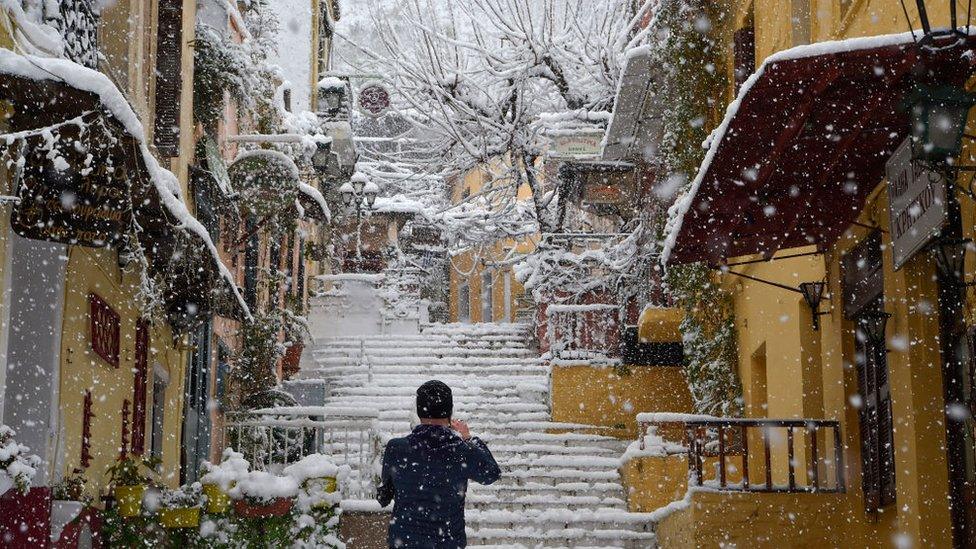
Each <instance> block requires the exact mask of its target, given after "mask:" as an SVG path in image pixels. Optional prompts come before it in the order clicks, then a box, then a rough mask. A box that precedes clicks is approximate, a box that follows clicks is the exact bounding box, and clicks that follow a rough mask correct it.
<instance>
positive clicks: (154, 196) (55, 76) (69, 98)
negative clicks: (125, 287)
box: [0, 48, 250, 323]
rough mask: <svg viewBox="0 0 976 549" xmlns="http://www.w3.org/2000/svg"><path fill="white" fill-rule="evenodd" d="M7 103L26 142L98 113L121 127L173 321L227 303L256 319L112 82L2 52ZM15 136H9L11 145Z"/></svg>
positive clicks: (60, 63) (121, 143)
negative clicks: (27, 138) (33, 135)
mask: <svg viewBox="0 0 976 549" xmlns="http://www.w3.org/2000/svg"><path fill="white" fill-rule="evenodd" d="M0 99H2V100H5V101H8V102H10V103H11V104H12V105H13V106H14V111H13V112H12V113H9V116H8V119H7V122H8V127H9V128H10V130H12V132H20V134H21V135H24V134H30V133H31V132H32V131H34V130H43V128H45V127H47V126H53V125H56V124H59V123H64V122H65V121H67V120H70V119H77V120H79V121H81V124H78V123H77V122H76V123H75V125H77V126H78V127H80V128H83V127H84V124H85V121H84V119H83V117H84V116H88V115H90V114H91V113H96V114H97V115H98V116H99V118H100V120H102V121H104V122H105V123H106V124H108V125H110V126H111V127H115V128H118V130H117V131H115V132H113V133H114V134H116V135H117V138H118V144H117V147H118V150H120V151H123V152H124V153H125V156H126V159H125V167H126V169H127V170H128V176H129V177H130V179H131V181H132V185H131V188H132V190H131V192H132V197H131V203H132V211H131V215H132V216H133V217H134V219H135V221H136V222H137V223H138V225H139V226H140V227H141V229H142V233H141V234H142V235H143V236H144V237H145V238H147V240H146V241H145V242H142V246H143V247H144V248H145V249H146V252H147V255H149V258H150V261H151V262H152V264H151V265H150V268H151V269H152V270H153V271H155V272H156V273H158V274H161V275H162V276H164V278H165V279H166V280H167V281H168V284H167V286H168V288H167V289H166V295H165V297H166V300H167V309H168V313H169V314H170V318H171V320H173V319H174V318H175V317H179V318H180V319H181V320H182V321H185V322H187V323H189V322H190V321H191V317H195V316H196V315H197V314H200V313H205V312H207V311H211V310H212V309H213V308H214V307H218V306H219V304H221V303H226V304H227V305H228V306H229V312H228V313H227V314H228V316H234V317H236V318H241V319H245V318H250V311H249V310H248V307H247V304H246V302H245V301H244V299H243V296H242V295H241V293H240V291H239V289H238V288H237V285H236V283H235V279H234V276H233V275H232V274H231V272H230V270H229V269H228V268H227V267H226V266H225V265H224V264H223V263H222V262H221V261H220V257H219V254H218V252H217V248H216V246H215V245H214V243H213V240H212V239H211V238H210V235H209V234H208V232H207V230H206V228H204V226H203V225H202V224H201V223H200V222H199V221H198V220H197V219H196V218H195V217H194V216H193V215H192V214H191V213H190V211H189V210H188V209H187V206H186V204H185V203H184V201H183V199H182V197H181V196H180V185H179V180H178V179H177V178H176V176H175V175H174V174H173V173H172V172H170V171H169V170H166V169H164V168H163V167H162V166H160V164H159V162H158V161H157V160H156V158H155V157H154V156H153V155H152V153H151V152H150V150H149V147H148V146H147V144H146V140H145V132H144V130H143V126H142V123H141V122H140V120H139V118H138V116H137V115H136V114H135V112H134V111H133V110H132V107H131V106H130V105H129V103H128V101H127V100H126V98H125V96H124V95H123V94H122V93H121V92H120V91H119V89H118V88H117V87H116V86H115V84H114V83H112V81H111V80H110V79H109V78H108V77H107V76H105V75H104V74H102V73H100V72H98V71H95V70H91V69H88V68H85V67H83V66H81V65H78V64H76V63H73V62H71V61H68V60H65V59H60V58H46V57H36V56H30V55H20V54H17V53H14V52H12V51H10V50H6V49H2V48H0ZM15 135H16V134H15V133H8V134H6V136H5V137H6V139H7V142H8V144H9V143H11V142H12V139H14V136H15ZM41 135H43V132H41ZM79 146H82V147H84V143H79ZM174 258H180V259H179V260H177V259H174ZM225 297H226V298H229V299H224V298H225ZM223 310H225V311H228V309H227V308H226V307H225V308H224V309H223Z"/></svg>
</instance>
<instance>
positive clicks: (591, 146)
mask: <svg viewBox="0 0 976 549" xmlns="http://www.w3.org/2000/svg"><path fill="white" fill-rule="evenodd" d="M602 148H603V130H579V131H574V132H572V133H566V134H560V135H555V136H553V137H552V148H551V149H550V151H549V156H550V157H552V158H587V157H596V156H599V155H600V152H601V151H602Z"/></svg>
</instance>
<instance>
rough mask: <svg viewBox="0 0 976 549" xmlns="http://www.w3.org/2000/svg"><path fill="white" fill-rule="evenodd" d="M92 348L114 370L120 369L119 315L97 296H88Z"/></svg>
mask: <svg viewBox="0 0 976 549" xmlns="http://www.w3.org/2000/svg"><path fill="white" fill-rule="evenodd" d="M88 317H89V320H90V330H89V337H91V348H92V351H94V352H95V354H96V355H98V356H100V357H101V358H102V360H104V361H105V362H107V363H109V364H110V365H111V366H112V367H113V368H118V367H119V325H120V323H121V319H120V318H119V313H117V312H115V310H114V309H112V307H111V306H110V305H109V304H108V303H106V302H105V300H103V299H102V298H100V297H98V295H96V294H88Z"/></svg>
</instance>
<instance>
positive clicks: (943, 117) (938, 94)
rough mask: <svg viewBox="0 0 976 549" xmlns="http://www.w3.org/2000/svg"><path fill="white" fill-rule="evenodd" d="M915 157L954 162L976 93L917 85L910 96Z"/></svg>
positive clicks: (921, 159)
mask: <svg viewBox="0 0 976 549" xmlns="http://www.w3.org/2000/svg"><path fill="white" fill-rule="evenodd" d="M908 102H909V103H910V105H911V107H910V110H909V115H910V119H911V120H910V121H911V132H912V157H913V158H914V159H915V160H920V161H923V162H931V163H937V164H945V163H951V162H952V161H953V160H954V159H955V158H956V157H957V156H959V153H960V151H961V150H962V137H963V133H964V131H965V129H966V122H967V121H968V120H969V110H970V109H971V108H972V107H973V106H974V105H976V94H973V93H969V92H967V91H966V90H965V89H962V88H960V87H957V86H924V85H916V87H915V90H914V91H913V92H912V94H911V95H910V96H909V98H908Z"/></svg>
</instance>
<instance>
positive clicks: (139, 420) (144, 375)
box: [132, 320, 149, 456]
mask: <svg viewBox="0 0 976 549" xmlns="http://www.w3.org/2000/svg"><path fill="white" fill-rule="evenodd" d="M148 382H149V325H148V324H147V323H146V321H145V320H139V321H138V322H137V323H136V368H135V379H134V380H133V391H132V392H133V394H132V453H133V454H136V455H140V456H141V455H142V454H143V452H145V451H146V400H147V399H146V396H147V395H146V390H147V383H148Z"/></svg>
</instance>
